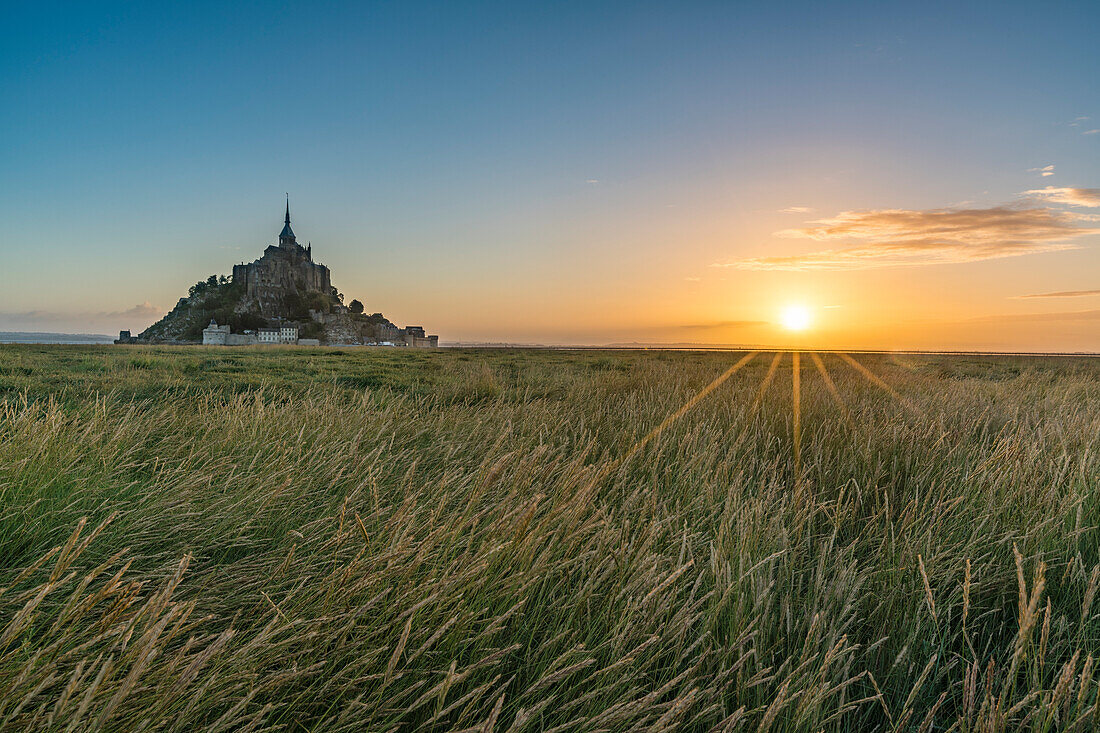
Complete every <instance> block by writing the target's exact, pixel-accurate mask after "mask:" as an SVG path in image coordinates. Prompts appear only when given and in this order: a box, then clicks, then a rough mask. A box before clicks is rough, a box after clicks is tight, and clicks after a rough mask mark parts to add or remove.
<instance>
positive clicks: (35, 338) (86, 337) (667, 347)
mask: <svg viewBox="0 0 1100 733" xmlns="http://www.w3.org/2000/svg"><path fill="white" fill-rule="evenodd" d="M17 344H24V345H40V346H51V345H52V346H113V345H115V344H114V339H112V338H111V337H110V336H107V335H105V334H99V333H49V332H44V331H42V332H39V331H27V332H21V331H0V345H17ZM201 345H202V344H198V343H159V344H137V345H136V346H139V347H140V346H167V347H172V346H201ZM357 347H358V345H356V344H332V345H329V346H319V347H312V346H307V347H303V348H307V349H310V348H333V349H337V348H357ZM130 348H134V347H133V346H130ZM217 348H218V349H233V348H234V347H232V346H219V347H217ZM239 348H251V347H239ZM360 348H368V347H366V346H363V347H360ZM440 348H444V349H483V350H486V351H494V350H506V349H515V350H532V351H760V352H770V353H774V352H777V351H798V352H803V353H807V354H808V353H817V354H831V353H840V352H842V353H845V354H911V355H915V356H1062V357H1074V356H1078V357H1091V358H1095V357H1100V351H981V350H975V351H961V350H957V349H945V350H937V349H819V348H792V347H785V346H758V345H754V346H741V345H733V344H713V345H709V344H690V345H688V344H622V343H619V344H608V345H603V346H601V345H596V344H574V345H567V344H508V343H480V344H479V343H450V344H447V343H444V344H440Z"/></svg>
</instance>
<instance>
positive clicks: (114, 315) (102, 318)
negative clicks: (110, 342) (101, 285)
mask: <svg viewBox="0 0 1100 733" xmlns="http://www.w3.org/2000/svg"><path fill="white" fill-rule="evenodd" d="M164 313H165V311H164V309H162V308H160V307H158V306H155V305H153V304H152V303H150V302H149V301H145V302H144V303H140V304H138V305H134V306H131V307H129V308H126V309H124V310H118V311H86V312H66V311H54V310H29V311H18V312H11V311H8V312H0V328H3V329H11V330H17V331H22V330H34V331H56V330H63V331H66V332H70V333H76V332H83V331H88V330H96V331H112V330H115V329H118V328H133V327H138V326H141V327H144V326H147V325H149V324H150V323H152V322H153V321H155V320H157V319H158V318H160V317H161V316H162V315H164Z"/></svg>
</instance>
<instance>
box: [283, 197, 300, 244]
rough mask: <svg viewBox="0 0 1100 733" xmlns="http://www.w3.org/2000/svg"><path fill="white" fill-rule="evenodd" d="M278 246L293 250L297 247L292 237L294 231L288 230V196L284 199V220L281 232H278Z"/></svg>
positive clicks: (296, 242) (295, 240)
mask: <svg viewBox="0 0 1100 733" xmlns="http://www.w3.org/2000/svg"><path fill="white" fill-rule="evenodd" d="M279 246H280V247H286V248H288V249H293V248H294V247H297V246H298V240H297V239H296V238H295V237H294V230H293V229H291V228H290V196H287V197H286V219H285V223H284V224H283V231H281V232H279Z"/></svg>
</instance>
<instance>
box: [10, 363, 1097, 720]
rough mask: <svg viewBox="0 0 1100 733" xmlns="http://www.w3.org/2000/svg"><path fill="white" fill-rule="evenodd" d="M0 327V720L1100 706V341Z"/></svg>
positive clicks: (1064, 709)
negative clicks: (409, 343)
mask: <svg viewBox="0 0 1100 733" xmlns="http://www.w3.org/2000/svg"><path fill="white" fill-rule="evenodd" d="M741 356H742V355H741V354H739V353H721V352H710V353H704V352H644V351H634V352H566V351H523V350H499V351H498V350H486V351H473V350H467V351H461V350H454V351H451V350H440V351H426V350H425V351H420V350H399V349H370V350H368V349H346V350H343V351H335V350H327V349H316V350H309V349H291V348H286V349H278V348H271V349H226V348H200V347H176V348H172V347H163V348H158V347H113V348H112V347H56V346H49V347H46V346H4V347H0V588H2V589H3V590H2V591H0V729H5V730H25V729H38V730H95V729H102V730H111V731H117V730H196V729H211V730H246V729H247V730H269V729H271V730H274V729H277V730H284V731H340V730H349V731H350V730H371V731H389V730H400V731H419V730H440V731H443V730H462V729H469V730H486V731H489V730H497V731H505V730H527V731H546V730H552V729H553V730H561V731H565V730H569V731H595V730H606V731H632V730H637V731H651V730H692V731H695V730H698V731H709V730H742V729H743V730H754V731H755V730H769V729H771V730H798V731H802V730H805V731H819V730H882V731H892V730H921V729H923V730H945V729H949V728H953V729H954V730H957V731H978V730H982V731H985V730H1014V729H1021V728H1022V729H1029V730H1066V729H1071V728H1073V727H1075V726H1076V727H1077V728H1078V729H1091V728H1092V726H1093V725H1094V724H1095V723H1096V721H1097V704H1098V693H1097V690H1098V688H1100V679H1097V675H1096V669H1095V668H1096V658H1097V657H1098V656H1100V617H1098V614H1100V603H1094V602H1093V599H1094V595H1095V594H1096V591H1097V585H1098V580H1100V569H1098V568H1100V532H1098V529H1097V524H1098V522H1100V519H1098V518H1100V497H1098V491H1100V361H1097V360H1095V359H1087V358H1068V357H1067V358H1022V357H1021V358H1009V357H987V358H980V357H947V356H903V355H898V356H890V355H879V356H875V355H862V356H859V357H858V358H859V360H860V362H861V363H863V364H864V365H865V366H866V367H868V368H869V369H870V370H871V371H872V372H874V373H875V374H876V375H878V376H880V377H882V378H883V379H884V380H885V381H886V382H887V383H888V384H889V385H891V386H892V387H893V388H894V389H896V390H897V391H898V392H899V393H900V395H901V396H902V397H904V398H905V399H906V400H908V401H909V402H910V403H911V404H912V406H913V407H914V408H915V410H908V409H906V408H905V407H904V406H902V405H901V404H900V403H899V402H898V401H897V400H895V398H894V397H892V396H890V395H889V394H888V393H887V392H885V391H883V390H882V389H880V388H879V387H877V386H875V385H873V384H871V383H870V382H869V381H868V380H867V379H865V378H864V377H863V376H862V375H860V374H859V373H858V372H856V371H855V370H854V369H853V368H852V367H851V366H849V365H847V364H846V363H844V362H843V361H842V360H841V359H839V358H838V357H836V356H832V355H829V356H826V357H825V364H826V366H827V367H828V369H829V373H830V375H831V376H832V378H833V380H834V381H835V383H836V387H837V389H838V391H839V393H840V395H841V396H842V398H843V400H844V402H845V404H846V405H847V407H848V409H849V411H850V415H851V418H852V419H851V422H850V423H849V422H847V421H845V419H844V417H843V415H842V413H841V412H840V411H839V410H838V409H837V407H836V405H835V403H834V402H833V398H832V396H831V394H830V392H829V391H828V390H827V389H826V387H825V384H824V382H823V381H822V378H821V376H820V374H819V373H818V372H817V370H816V368H815V367H814V365H813V362H812V361H811V359H809V358H808V357H803V359H802V370H801V385H802V387H801V426H802V428H801V430H802V438H801V441H802V442H801V457H802V475H801V476H799V475H797V474H796V473H795V467H794V462H793V458H792V455H793V445H792V439H793V433H792V414H791V410H792V399H791V381H792V374H791V360H790V357H789V356H785V357H784V358H783V359H782V361H781V362H780V366H779V368H778V371H777V373H776V375H775V379H774V381H773V383H772V384H771V386H770V388H769V390H768V391H767V392H766V393H765V395H764V397H763V399H762V402H761V404H760V406H759V410H755V411H754V410H752V409H751V404H752V401H753V397H754V395H755V393H756V391H757V387H758V385H759V384H760V383H761V380H762V379H763V377H764V374H765V372H766V371H767V368H768V365H769V363H770V361H771V358H770V355H768V354H761V355H760V356H758V357H756V359H755V360H753V361H752V362H751V363H750V364H749V365H748V366H747V367H745V368H744V369H742V370H740V371H738V372H737V373H736V374H734V375H733V376H732V377H731V378H730V379H729V380H728V381H726V382H725V383H724V384H722V385H721V386H719V387H718V388H717V389H715V391H714V392H713V393H711V394H710V395H708V396H707V397H706V398H705V399H704V400H702V401H701V402H699V404H698V405H696V406H695V407H694V408H693V409H692V410H690V411H689V412H687V413H686V414H685V415H684V416H683V417H682V418H681V419H680V420H677V421H676V422H674V423H672V424H671V425H670V426H669V427H668V428H667V429H666V430H664V431H663V432H662V433H661V434H660V435H658V436H657V437H656V438H655V439H653V440H652V441H651V442H649V443H647V444H646V445H645V446H644V447H643V448H642V449H640V450H638V451H637V452H635V453H633V454H632V455H630V457H629V458H628V459H627V460H623V458H624V456H627V455H628V454H629V453H630V451H631V448H632V447H633V446H635V445H636V443H637V441H639V440H640V439H641V438H643V436H645V435H646V434H647V433H648V432H649V431H650V430H652V429H653V428H654V427H656V426H657V425H658V424H660V423H661V421H662V420H664V419H665V418H666V417H668V416H669V415H671V414H673V413H675V412H676V411H677V409H679V408H680V407H681V406H682V405H683V404H685V403H686V402H687V401H688V400H689V399H691V398H692V396H694V395H695V394H697V393H698V392H699V391H700V390H701V389H703V388H704V387H705V386H706V385H708V384H709V383H710V382H711V381H712V380H713V379H714V378H715V377H717V376H718V375H719V374H721V373H722V372H723V371H725V370H726V369H727V368H728V367H729V366H731V365H732V364H733V363H734V362H735V361H736V360H737V359H739V358H740V357H741Z"/></svg>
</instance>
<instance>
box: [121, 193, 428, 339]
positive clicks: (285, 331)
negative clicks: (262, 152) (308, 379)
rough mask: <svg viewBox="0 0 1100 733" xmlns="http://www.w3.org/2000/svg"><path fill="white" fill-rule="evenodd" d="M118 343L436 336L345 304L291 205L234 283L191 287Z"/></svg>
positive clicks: (236, 269) (213, 279)
mask: <svg viewBox="0 0 1100 733" xmlns="http://www.w3.org/2000/svg"><path fill="white" fill-rule="evenodd" d="M116 343H161V344H163V343H179V344H185V343H203V344H210V345H230V346H232V345H248V344H265V343H283V344H288V343H289V344H302V345H310V344H312V345H317V344H326V345H335V344H339V345H355V344H364V345H372V344H374V345H388V346H416V347H435V346H438V345H439V337H438V336H429V335H427V334H426V333H425V332H424V328H423V327H421V326H406V327H405V328H398V327H397V326H396V325H395V324H393V323H391V322H390V321H389V320H388V319H387V318H385V317H384V316H383V315H382V314H381V313H373V314H370V315H368V314H366V313H364V311H363V304H362V303H360V302H359V301H358V300H353V301H351V303H349V304H347V305H344V296H343V295H342V294H341V293H340V292H338V291H337V290H336V288H334V287H332V282H331V279H330V274H329V269H328V268H327V267H325V266H324V265H322V264H321V263H319V262H314V261H313V246H312V244H307V245H306V246H305V247H303V246H302V245H300V244H298V240H297V238H296V237H295V236H294V230H293V229H291V228H290V201H289V200H288V201H287V206H286V219H285V223H284V225H283V230H282V231H281V232H280V233H279V243H278V244H277V245H274V244H273V245H270V246H269V247H268V248H267V249H266V250H264V254H263V257H261V258H260V259H258V260H256V261H254V262H249V263H241V264H239V265H234V266H233V276H232V277H231V278H228V277H226V276H224V275H223V276H221V277H218V276H216V275H211V276H210V277H209V278H207V279H206V280H203V281H200V282H197V283H195V284H194V285H193V286H191V289H190V291H189V292H188V294H187V297H185V298H180V300H179V302H178V303H176V307H175V308H173V309H172V310H171V312H170V313H168V315H166V316H165V317H164V318H162V319H160V320H159V321H157V322H156V323H154V324H153V325H152V326H150V327H149V328H147V329H145V330H144V331H142V332H141V334H140V335H138V336H136V337H135V336H131V334H130V332H129V331H122V332H121V333H120V334H119V339H118V341H117V342H116Z"/></svg>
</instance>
